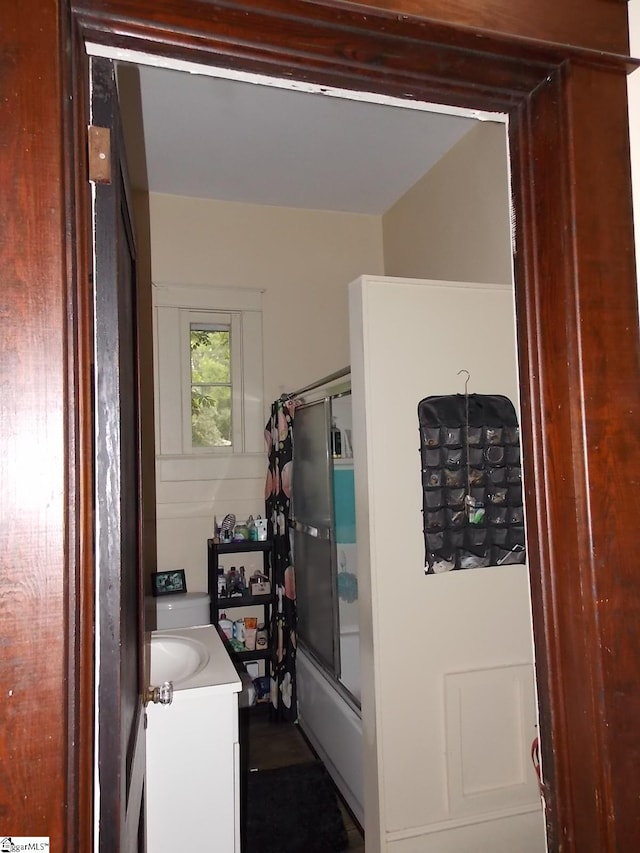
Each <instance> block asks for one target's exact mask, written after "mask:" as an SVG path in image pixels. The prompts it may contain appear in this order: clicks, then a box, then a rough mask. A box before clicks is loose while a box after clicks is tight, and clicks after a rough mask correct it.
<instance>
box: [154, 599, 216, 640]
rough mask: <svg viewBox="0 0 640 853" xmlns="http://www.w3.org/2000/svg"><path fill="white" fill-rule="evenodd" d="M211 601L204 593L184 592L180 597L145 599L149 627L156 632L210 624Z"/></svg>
mask: <svg viewBox="0 0 640 853" xmlns="http://www.w3.org/2000/svg"><path fill="white" fill-rule="evenodd" d="M210 608H211V599H210V598H209V595H208V594H207V593H206V592H185V593H184V594H181V595H166V596H161V597H159V598H151V597H149V598H147V600H146V609H147V613H148V614H149V617H150V619H149V618H148V621H150V627H153V626H154V620H153V613H154V611H155V614H156V620H155V627H156V629H157V630H158V631H164V630H165V629H166V628H194V627H195V626H196V625H210V624H211V609H210Z"/></svg>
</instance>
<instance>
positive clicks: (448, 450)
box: [441, 447, 462, 468]
mask: <svg viewBox="0 0 640 853" xmlns="http://www.w3.org/2000/svg"><path fill="white" fill-rule="evenodd" d="M441 453H442V456H441V458H442V465H443V466H444V467H445V468H459V467H460V465H461V464H462V448H461V447H442V448H441Z"/></svg>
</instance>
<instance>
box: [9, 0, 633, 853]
mask: <svg viewBox="0 0 640 853" xmlns="http://www.w3.org/2000/svg"><path fill="white" fill-rule="evenodd" d="M71 6H72V8H73V13H72V16H71V15H70V13H69V9H70V7H71ZM626 12H627V10H626V6H625V4H624V3H618V2H614V0H580V2H579V0H573V2H569V0H568V2H566V3H559V2H557V0H538V2H537V3H536V2H532V0H369V2H367V3H359V2H355V0H352V2H346V0H345V2H343V1H342V0H334V1H333V2H329V0H324V2H314V0H244V2H232V0H226V2H216V0H212V2H205V0H155V2H151V0H82V2H73V4H72V2H71V0H22V2H21V3H12V4H8V6H7V8H6V10H5V9H3V13H4V17H3V27H2V28H0V57H1V59H0V69H1V72H2V73H1V75H0V79H1V80H2V95H3V97H2V98H0V125H1V126H2V127H3V152H4V156H3V157H2V158H0V180H1V181H2V185H3V188H6V191H5V192H4V193H3V194H2V197H1V198H0V216H1V218H2V223H3V241H2V245H1V246H0V259H1V261H2V262H1V263H0V271H1V272H0V275H1V276H2V304H3V310H2V312H0V322H1V323H2V339H3V345H4V351H5V353H6V356H5V357H3V359H2V363H1V364H0V371H1V372H2V380H3V385H2V387H3V416H2V425H3V429H2V434H1V435H0V441H1V442H2V445H1V446H0V450H1V452H0V466H1V467H2V475H1V476H0V482H1V483H2V487H3V497H7V498H8V502H7V503H8V507H7V512H6V514H5V516H4V517H3V528H4V529H3V545H4V547H3V556H4V558H5V566H6V568H5V569H4V570H3V573H2V577H1V578H0V591H1V600H2V601H8V602H10V607H8V608H7V611H8V615H7V616H4V615H3V631H4V633H5V636H6V642H5V644H4V645H3V647H2V651H3V658H4V669H3V672H4V673H5V674H6V679H7V680H8V682H10V684H11V685H12V686H11V688H10V689H12V690H13V694H12V696H11V701H10V702H5V703H4V705H3V712H2V713H3V721H2V730H3V732H4V733H5V736H4V738H3V748H2V761H3V766H6V767H11V773H7V775H6V778H5V783H6V784H5V793H4V794H2V795H0V797H1V802H0V806H1V808H2V813H3V820H4V821H5V823H6V824H7V825H8V824H11V828H10V830H9V831H11V832H16V833H17V832H25V833H34V834H40V835H48V836H50V838H51V846H52V849H58V850H67V851H68V853H76V851H77V853H80V852H81V851H82V853H84V851H85V850H88V849H91V843H90V831H91V822H92V818H91V815H90V813H89V814H88V815H87V814H85V809H88V808H89V807H90V803H91V793H90V785H91V783H92V775H91V771H92V761H93V740H92V735H91V731H90V725H91V721H92V717H91V701H90V700H91V697H92V690H93V683H92V648H93V647H92V643H91V628H92V625H93V612H92V601H93V586H92V572H93V569H92V560H91V542H90V539H89V538H88V536H89V532H90V525H89V521H88V516H87V512H88V503H87V497H88V488H89V485H90V476H89V474H88V473H87V472H86V471H84V470H80V471H79V470H78V469H79V468H80V469H82V466H83V465H84V463H85V461H86V458H87V452H88V447H87V438H86V437H87V430H88V421H87V420H86V419H87V413H88V411H89V404H88V398H87V379H86V360H87V358H88V350H87V341H88V338H87V333H86V328H84V326H83V323H84V322H85V320H83V313H84V312H85V311H86V299H87V297H88V293H89V290H88V288H87V282H88V277H87V275H85V274H88V271H89V268H88V264H87V259H86V257H84V254H83V253H85V251H86V249H85V248H83V247H82V246H79V247H78V249H77V254H76V250H75V249H73V248H70V247H73V245H74V242H75V244H76V245H78V243H77V241H78V240H80V241H81V242H82V241H83V240H84V239H85V236H86V228H87V220H86V219H85V216H86V211H83V209H82V208H83V205H84V200H83V199H84V198H85V197H86V187H84V188H82V189H78V186H79V184H80V183H82V184H83V186H84V181H85V177H86V176H85V174H84V172H83V170H84V161H83V155H82V154H81V153H80V152H81V148H82V146H81V143H80V139H81V133H80V130H79V129H78V128H79V124H77V122H79V121H80V118H81V115H80V111H79V110H78V107H77V101H76V104H75V106H74V107H73V122H74V127H73V128H71V129H70V126H69V120H70V118H69V117H70V114H71V109H70V106H69V102H70V99H71V98H72V96H76V95H77V94H78V92H80V91H81V88H82V83H81V82H80V81H79V79H78V78H79V77H80V76H82V75H83V71H82V68H81V66H80V65H75V66H72V63H73V52H72V50H70V46H69V38H70V36H69V33H73V31H74V28H75V27H78V28H80V29H81V31H82V33H83V36H84V37H91V38H93V39H94V40H97V41H100V42H103V43H105V44H110V45H113V46H127V47H131V48H136V49H142V50H146V51H149V52H154V51H155V52H157V53H162V54H166V55H170V56H173V57H175V58H183V59H186V58H189V59H192V60H194V61H199V62H209V63H211V64H219V65H225V66H227V67H234V68H242V69H246V70H248V71H260V72H262V73H271V74H276V75H286V74H293V75H294V76H295V77H297V78H298V79H300V80H312V81H315V82H320V83H325V84H326V85H336V86H344V87H346V88H354V89H360V88H362V89H367V90H369V91H378V92H384V93H387V94H391V95H397V94H404V93H405V92H408V93H409V95H410V96H411V97H420V98H425V99H430V100H434V101H448V102H450V103H457V104H460V105H463V106H465V105H466V106H474V107H476V108H480V109H504V110H508V111H509V113H510V121H511V125H510V134H511V145H512V154H513V158H512V159H513V165H514V176H513V185H514V195H515V198H516V204H517V247H518V254H517V298H518V311H519V324H520V325H519V333H520V350H521V378H522V383H523V385H522V387H523V391H522V404H523V438H524V442H525V444H524V457H525V458H524V462H525V474H526V480H527V489H528V500H527V524H528V534H529V538H530V547H529V555H530V560H531V574H532V597H533V606H534V630H535V638H536V650H537V668H538V681H539V686H540V693H541V715H542V716H541V726H542V731H543V735H544V737H543V751H544V771H545V778H546V783H547V794H546V795H547V802H548V824H549V837H550V849H551V850H552V851H556V850H564V851H576V853H590V851H594V853H602V851H605V850H607V851H616V853H626V851H635V850H636V849H637V848H638V846H639V845H640V829H639V827H638V809H637V807H636V803H635V802H634V794H635V792H637V790H638V789H640V778H639V777H640V762H639V761H638V760H637V759H638V755H639V754H640V743H639V728H640V727H639V726H638V723H637V721H638V720H639V719H640V714H639V711H640V708H639V707H638V705H639V702H640V690H639V688H638V684H640V672H639V671H638V670H639V666H640V664H639V661H640V638H639V636H638V630H639V629H638V624H640V622H639V620H637V619H636V618H635V613H636V612H637V610H638V607H639V606H640V580H638V579H637V572H636V571H635V559H636V554H637V552H638V549H639V545H640V542H639V541H638V538H639V537H638V535H637V534H636V533H635V529H636V526H637V525H635V512H634V511H635V505H636V501H635V492H636V491H637V489H636V486H635V483H636V482H637V480H638V478H639V477H640V471H639V470H638V469H639V466H640V460H639V459H638V449H637V448H636V443H635V442H634V441H633V429H632V428H631V429H630V427H629V422H630V420H631V419H632V417H633V413H635V412H636V411H637V410H638V400H637V387H636V386H637V376H638V366H639V359H638V335H637V305H636V290H635V272H634V270H633V268H632V238H631V231H630V228H631V215H630V187H629V164H628V151H627V150H626V145H627V141H626V140H627V137H626V97H625V91H624V79H623V76H622V73H621V71H618V70H615V68H616V66H619V68H620V69H623V68H624V64H625V59H624V54H625V53H626V51H627V26H626ZM405 16H407V17H405ZM70 20H71V28H70V29H69V21H70ZM587 54H588V56H587ZM601 54H602V55H601ZM607 65H608V66H609V67H607ZM70 69H71V70H70ZM71 75H73V77H74V81H75V82H74V83H73V87H75V88H73V87H72V84H71V81H70V76H71ZM594 117H596V118H595V119H594ZM74 146H75V148H74ZM72 157H73V162H71V158H72ZM76 182H77V183H76ZM74 258H75V260H74ZM74 287H75V288H77V291H76V292H75V293H74V292H72V291H73V288H74ZM76 315H77V316H76ZM75 355H77V356H78V358H79V359H80V361H81V365H80V366H79V367H77V366H76V365H75V363H74V357H75ZM25 388H29V394H28V395H25ZM72 412H73V414H71V413H72ZM16 436H22V437H23V439H24V437H25V436H26V438H27V440H26V441H24V440H23V441H21V442H17V441H16ZM34 448H46V460H44V459H43V465H44V462H45V461H46V471H45V470H43V471H42V473H41V475H40V476H38V475H37V474H36V475H34V478H33V482H32V483H30V485H29V495H28V497H29V500H26V499H25V491H24V489H25V487H24V482H23V478H24V472H25V471H30V470H32V469H33V459H34ZM61 460H62V461H61ZM23 614H29V615H28V616H26V615H23ZM43 652H46V654H43ZM78 669H80V672H79V673H78ZM65 682H66V684H67V685H68V687H67V688H64V687H61V685H63V684H65ZM76 738H77V739H76ZM34 768H35V770H34ZM67 814H68V817H67ZM78 827H79V828H78ZM88 837H89V843H88Z"/></svg>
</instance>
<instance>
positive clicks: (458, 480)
mask: <svg viewBox="0 0 640 853" xmlns="http://www.w3.org/2000/svg"><path fill="white" fill-rule="evenodd" d="M444 484H445V486H447V487H448V488H450V489H455V488H457V487H459V486H464V471H463V470H462V468H445V469H444Z"/></svg>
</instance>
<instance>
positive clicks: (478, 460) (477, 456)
mask: <svg viewBox="0 0 640 853" xmlns="http://www.w3.org/2000/svg"><path fill="white" fill-rule="evenodd" d="M482 464H484V450H483V449H482V448H481V447H470V448H469V465H470V466H471V467H472V468H479V467H480V466H481V465H482Z"/></svg>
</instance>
